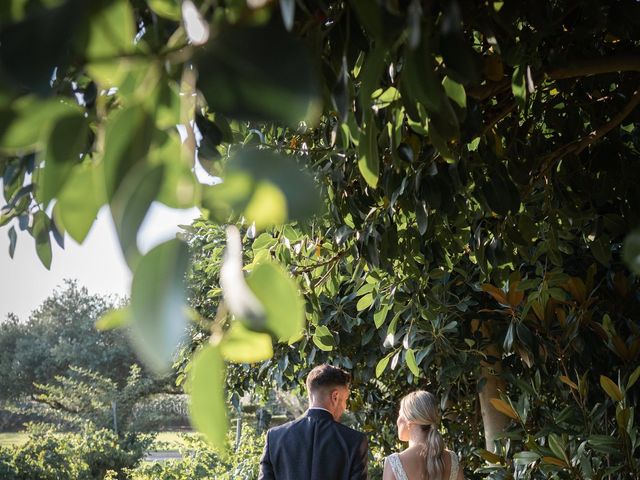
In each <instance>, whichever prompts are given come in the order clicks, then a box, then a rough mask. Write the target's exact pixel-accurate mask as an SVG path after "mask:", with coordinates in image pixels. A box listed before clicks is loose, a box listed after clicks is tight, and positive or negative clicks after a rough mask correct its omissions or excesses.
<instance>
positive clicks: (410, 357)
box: [405, 348, 420, 377]
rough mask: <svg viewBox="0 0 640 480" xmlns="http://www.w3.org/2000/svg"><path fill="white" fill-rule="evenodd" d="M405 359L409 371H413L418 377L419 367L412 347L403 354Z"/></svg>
mask: <svg viewBox="0 0 640 480" xmlns="http://www.w3.org/2000/svg"><path fill="white" fill-rule="evenodd" d="M405 361H406V362H407V367H409V370H411V373H413V375H414V376H415V377H419V376H420V369H419V368H418V364H417V363H416V355H415V353H414V351H413V349H412V348H410V349H408V350H407V353H406V355H405Z"/></svg>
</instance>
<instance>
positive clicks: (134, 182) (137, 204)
mask: <svg viewBox="0 0 640 480" xmlns="http://www.w3.org/2000/svg"><path fill="white" fill-rule="evenodd" d="M163 175H164V165H155V166H150V165H146V164H142V165H139V166H138V167H137V168H136V169H134V170H133V171H131V172H129V174H128V175H127V177H126V178H125V179H124V181H123V182H122V184H121V185H120V188H118V191H117V192H116V193H115V195H114V196H113V199H112V200H111V204H110V207H111V215H112V217H113V223H114V225H115V227H116V232H117V234H118V239H119V240H120V247H121V248H122V253H123V254H124V258H125V260H126V261H127V263H128V264H129V266H130V267H133V265H135V262H136V261H137V259H138V255H139V251H138V245H137V242H136V239H137V236H138V229H139V228H140V225H142V222H143V220H144V218H145V216H146V215H147V211H148V210H149V207H150V206H151V203H152V202H153V201H154V200H155V198H156V197H157V195H158V192H159V191H160V187H161V186H162V178H163Z"/></svg>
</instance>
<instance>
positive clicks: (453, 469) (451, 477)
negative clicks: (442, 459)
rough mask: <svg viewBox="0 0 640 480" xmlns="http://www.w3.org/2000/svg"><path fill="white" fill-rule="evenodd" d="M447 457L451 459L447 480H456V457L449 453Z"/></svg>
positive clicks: (454, 454)
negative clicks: (449, 473)
mask: <svg viewBox="0 0 640 480" xmlns="http://www.w3.org/2000/svg"><path fill="white" fill-rule="evenodd" d="M449 456H450V457H451V475H449V480H456V478H458V467H459V462H458V455H456V453H455V452H451V451H450V452H449Z"/></svg>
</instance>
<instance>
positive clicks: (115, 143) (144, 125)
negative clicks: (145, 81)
mask: <svg viewBox="0 0 640 480" xmlns="http://www.w3.org/2000/svg"><path fill="white" fill-rule="evenodd" d="M152 133H153V119H152V118H151V116H150V115H149V114H148V113H147V112H146V111H145V110H144V108H142V107H140V106H136V105H134V106H131V107H128V108H125V109H123V110H119V111H117V112H116V113H115V114H114V115H113V117H112V118H110V119H109V120H108V124H107V128H106V133H105V142H104V144H105V152H104V159H103V162H104V176H105V185H106V191H107V197H108V198H109V199H111V198H113V195H114V194H115V192H116V190H117V189H118V187H119V186H120V183H121V182H122V181H123V180H124V179H125V178H126V176H127V174H128V173H129V171H130V170H131V169H132V168H133V167H134V166H135V165H136V164H138V163H139V162H141V161H143V160H144V159H145V158H146V156H147V152H148V150H149V145H150V144H151V137H152Z"/></svg>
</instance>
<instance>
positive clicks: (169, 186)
mask: <svg viewBox="0 0 640 480" xmlns="http://www.w3.org/2000/svg"><path fill="white" fill-rule="evenodd" d="M181 153H182V144H181V141H180V135H179V134H178V132H177V131H175V130H174V131H169V132H168V133H167V132H162V131H159V130H157V131H156V132H155V135H154V139H153V143H152V145H151V147H150V148H149V155H148V157H147V160H148V161H149V163H150V164H152V165H158V164H160V165H163V166H164V175H163V180H162V186H161V188H160V191H159V192H158V194H157V196H156V200H158V201H159V202H161V203H163V204H165V205H167V206H168V207H171V208H189V207H191V206H193V205H194V203H195V198H196V194H197V193H198V192H199V184H198V181H197V179H196V177H195V175H194V173H193V171H192V170H191V168H192V167H191V166H190V165H189V164H188V163H187V162H185V161H184V160H185V159H184V157H183V156H182V155H181Z"/></svg>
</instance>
